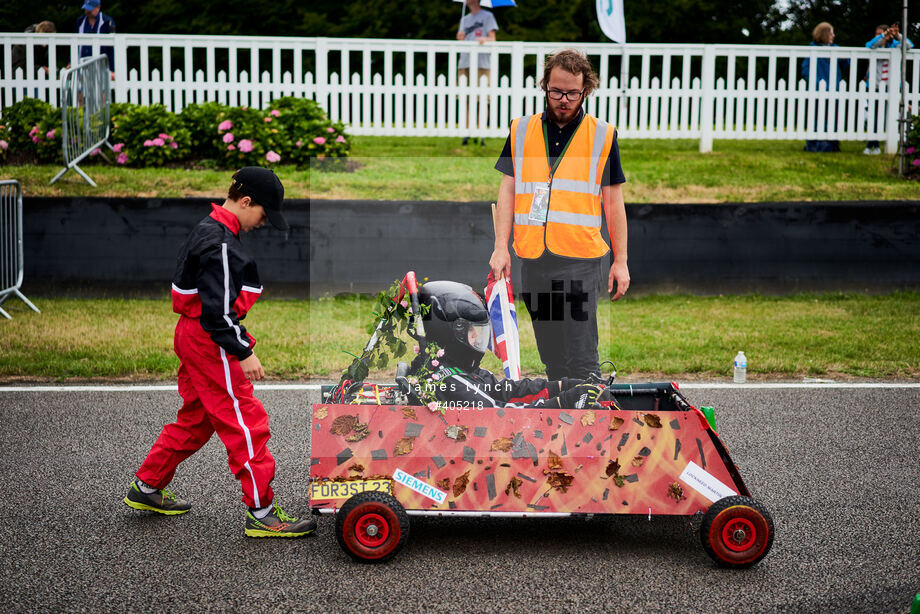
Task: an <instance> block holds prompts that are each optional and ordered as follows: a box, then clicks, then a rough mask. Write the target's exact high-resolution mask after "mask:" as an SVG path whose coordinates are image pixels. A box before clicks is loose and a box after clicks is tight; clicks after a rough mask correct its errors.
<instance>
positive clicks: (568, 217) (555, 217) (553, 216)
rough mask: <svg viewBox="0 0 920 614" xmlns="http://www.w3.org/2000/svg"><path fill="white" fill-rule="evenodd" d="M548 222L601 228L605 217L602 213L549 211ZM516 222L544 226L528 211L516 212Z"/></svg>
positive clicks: (522, 224)
mask: <svg viewBox="0 0 920 614" xmlns="http://www.w3.org/2000/svg"><path fill="white" fill-rule="evenodd" d="M546 221H547V222H555V223H557V224H571V225H572V226H584V227H586V228H600V227H601V223H602V222H603V218H602V217H601V216H600V215H585V214H583V213H566V212H565V211H549V212H548V213H547V215H546ZM514 223H515V224H516V225H518V226H542V225H543V223H542V222H535V221H533V220H531V219H530V216H529V215H528V214H526V213H515V214H514Z"/></svg>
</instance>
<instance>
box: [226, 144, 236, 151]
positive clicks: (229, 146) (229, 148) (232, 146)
mask: <svg viewBox="0 0 920 614" xmlns="http://www.w3.org/2000/svg"><path fill="white" fill-rule="evenodd" d="M235 149H236V145H227V151H234V150H235Z"/></svg>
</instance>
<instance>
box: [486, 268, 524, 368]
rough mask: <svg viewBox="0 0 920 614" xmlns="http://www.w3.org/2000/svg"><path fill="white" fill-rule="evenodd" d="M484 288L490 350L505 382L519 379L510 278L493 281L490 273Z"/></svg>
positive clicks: (517, 344) (517, 346)
mask: <svg viewBox="0 0 920 614" xmlns="http://www.w3.org/2000/svg"><path fill="white" fill-rule="evenodd" d="M487 283H488V285H487V286H486V290H485V293H486V307H487V308H488V310H489V320H490V321H491V323H492V339H491V341H490V342H489V349H491V350H492V351H493V352H494V353H495V355H496V356H497V357H498V359H499V360H501V361H502V366H503V367H504V369H505V378H507V379H512V380H519V379H521V346H520V343H519V338H518V326H517V312H516V311H515V310H514V294H513V293H512V292H511V278H510V277H503V278H501V279H499V280H496V279H495V275H493V274H492V272H491V271H489V277H488V279H487Z"/></svg>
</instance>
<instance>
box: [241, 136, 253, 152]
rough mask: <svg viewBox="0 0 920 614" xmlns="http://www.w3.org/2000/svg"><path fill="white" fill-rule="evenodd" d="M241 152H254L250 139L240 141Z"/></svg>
mask: <svg viewBox="0 0 920 614" xmlns="http://www.w3.org/2000/svg"><path fill="white" fill-rule="evenodd" d="M240 151H241V152H243V153H249V152H250V151H252V141H250V140H249V139H242V140H241V141H240Z"/></svg>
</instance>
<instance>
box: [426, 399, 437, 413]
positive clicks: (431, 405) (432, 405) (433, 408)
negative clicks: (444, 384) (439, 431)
mask: <svg viewBox="0 0 920 614" xmlns="http://www.w3.org/2000/svg"><path fill="white" fill-rule="evenodd" d="M428 409H429V411H438V402H437V401H432V402H431V403H429V404H428Z"/></svg>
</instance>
